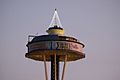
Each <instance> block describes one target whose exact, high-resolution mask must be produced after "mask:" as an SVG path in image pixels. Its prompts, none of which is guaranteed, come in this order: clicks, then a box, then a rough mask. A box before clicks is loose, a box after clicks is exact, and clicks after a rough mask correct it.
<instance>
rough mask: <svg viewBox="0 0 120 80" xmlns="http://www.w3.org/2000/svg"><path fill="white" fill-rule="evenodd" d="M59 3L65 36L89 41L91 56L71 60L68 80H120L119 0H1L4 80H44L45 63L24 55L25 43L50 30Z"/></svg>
mask: <svg viewBox="0 0 120 80" xmlns="http://www.w3.org/2000/svg"><path fill="white" fill-rule="evenodd" d="M55 8H57V10H58V14H59V17H60V20H61V23H62V25H63V28H64V30H65V35H67V36H72V37H75V38H77V39H78V40H79V41H80V42H82V43H84V44H85V48H84V53H85V54H86V57H85V58H84V59H81V60H77V61H75V62H69V63H67V68H66V72H65V79H64V80H120V0H0V80H45V76H44V65H43V62H39V61H34V60H31V59H27V58H25V53H27V47H26V44H27V37H28V35H36V34H37V33H38V35H43V34H47V33H46V32H45V31H46V30H47V29H48V27H49V24H50V22H51V19H52V16H53V13H54V9H55ZM61 68H62V67H61ZM48 69H49V71H48V72H49V73H50V64H49V63H48ZM60 70H62V69H60ZM60 73H61V71H60ZM49 80H50V75H49Z"/></svg>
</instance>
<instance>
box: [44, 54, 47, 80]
mask: <svg viewBox="0 0 120 80" xmlns="http://www.w3.org/2000/svg"><path fill="white" fill-rule="evenodd" d="M43 57H44V67H45V78H46V80H48V75H47V65H46V56H45V55H43Z"/></svg>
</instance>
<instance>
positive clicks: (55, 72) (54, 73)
mask: <svg viewBox="0 0 120 80" xmlns="http://www.w3.org/2000/svg"><path fill="white" fill-rule="evenodd" d="M55 56H56V57H55ZM55 58H56V59H55ZM51 80H59V56H57V55H53V56H51Z"/></svg>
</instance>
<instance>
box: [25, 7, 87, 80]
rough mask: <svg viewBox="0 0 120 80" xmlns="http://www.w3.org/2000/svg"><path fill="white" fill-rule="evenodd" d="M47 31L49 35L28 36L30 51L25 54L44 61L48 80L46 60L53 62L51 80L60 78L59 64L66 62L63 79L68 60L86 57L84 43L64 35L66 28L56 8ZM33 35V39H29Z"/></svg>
mask: <svg viewBox="0 0 120 80" xmlns="http://www.w3.org/2000/svg"><path fill="white" fill-rule="evenodd" d="M46 32H47V33H48V35H40V36H31V35H30V36H29V37H28V44H27V47H28V53H26V54H25V57H27V58H30V59H34V60H37V61H43V62H44V67H45V78H46V80H48V72H47V64H46V62H51V80H59V79H60V77H59V65H60V62H64V65H63V71H62V77H61V80H63V79H64V73H65V67H66V62H69V61H76V60H79V59H82V58H85V54H84V53H83V48H84V44H83V43H81V42H79V41H78V40H77V39H76V38H74V37H69V36H65V35H64V29H63V28H62V25H61V23H60V19H59V16H58V13H57V10H56V9H55V13H54V15H53V18H52V21H51V23H50V25H49V28H48V30H47V31H46ZM31 37H33V39H32V40H29V38H31Z"/></svg>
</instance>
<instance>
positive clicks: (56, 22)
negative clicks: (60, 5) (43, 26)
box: [49, 9, 62, 27]
mask: <svg viewBox="0 0 120 80" xmlns="http://www.w3.org/2000/svg"><path fill="white" fill-rule="evenodd" d="M54 26H58V27H62V24H61V22H60V19H59V16H58V13H57V10H56V9H55V12H54V15H53V18H52V21H51V23H50V25H49V27H54Z"/></svg>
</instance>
